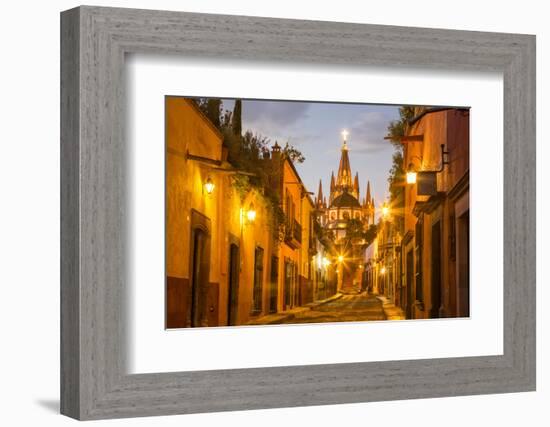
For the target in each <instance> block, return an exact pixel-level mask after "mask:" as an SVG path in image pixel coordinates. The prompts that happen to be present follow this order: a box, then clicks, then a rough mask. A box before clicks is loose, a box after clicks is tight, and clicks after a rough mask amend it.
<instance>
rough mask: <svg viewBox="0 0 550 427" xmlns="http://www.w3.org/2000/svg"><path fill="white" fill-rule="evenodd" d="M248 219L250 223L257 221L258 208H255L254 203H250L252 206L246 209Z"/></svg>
mask: <svg viewBox="0 0 550 427" xmlns="http://www.w3.org/2000/svg"><path fill="white" fill-rule="evenodd" d="M246 220H247V221H248V223H249V224H254V221H256V210H255V209H254V204H252V203H250V207H249V208H248V210H247V211H246Z"/></svg>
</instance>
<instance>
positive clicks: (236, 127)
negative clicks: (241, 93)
mask: <svg viewBox="0 0 550 427" xmlns="http://www.w3.org/2000/svg"><path fill="white" fill-rule="evenodd" d="M241 115H242V101H241V100H240V99H237V100H236V101H235V107H234V108H233V117H232V118H231V127H232V130H233V133H234V134H235V135H237V136H240V135H241V134H242V132H243V124H242V117H241Z"/></svg>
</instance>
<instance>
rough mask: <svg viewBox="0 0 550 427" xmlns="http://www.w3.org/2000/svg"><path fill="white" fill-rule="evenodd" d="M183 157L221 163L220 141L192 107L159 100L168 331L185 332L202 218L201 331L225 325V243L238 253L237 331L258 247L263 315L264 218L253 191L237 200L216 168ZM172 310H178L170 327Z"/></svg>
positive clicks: (246, 313)
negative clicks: (196, 226) (162, 104)
mask: <svg viewBox="0 0 550 427" xmlns="http://www.w3.org/2000/svg"><path fill="white" fill-rule="evenodd" d="M188 153H189V154H191V155H194V156H200V157H203V158H206V159H211V160H214V161H218V162H220V163H221V161H222V137H221V135H220V134H219V132H218V131H217V130H216V129H215V128H214V127H213V126H212V124H211V123H210V122H209V121H208V119H207V118H206V117H204V116H203V115H202V113H201V112H200V111H199V110H198V108H197V107H196V106H195V105H194V104H193V103H192V102H191V101H189V100H187V99H185V98H180V97H169V98H167V99H166V275H167V306H168V307H167V308H168V310H167V311H168V313H167V326H168V327H183V326H189V325H188V324H187V323H188V322H187V320H186V319H184V318H182V316H183V317H185V314H184V313H183V311H187V310H188V308H187V307H188V305H189V303H190V298H191V289H190V286H191V280H190V255H191V254H190V250H191V232H192V223H191V221H192V218H193V212H197V213H198V214H199V216H200V217H201V218H207V219H206V221H207V223H208V224H209V229H208V232H209V236H210V240H209V243H210V245H209V248H210V260H209V267H208V268H209V271H208V289H207V291H206V295H207V301H206V302H205V303H206V310H207V317H208V326H215V325H226V324H227V320H228V303H229V283H228V282H229V247H230V244H231V243H236V244H237V245H238V246H239V250H240V254H239V255H240V256H239V260H240V272H239V288H238V314H237V324H244V323H246V322H247V321H248V320H249V319H250V316H251V308H252V296H253V284H254V255H255V248H256V247H258V246H259V247H262V248H263V249H264V257H263V271H262V276H263V280H262V284H263V289H262V295H263V298H262V310H261V312H260V313H259V314H265V312H266V300H267V297H266V294H267V289H268V287H269V286H268V284H269V274H270V271H269V267H270V259H271V253H272V245H273V242H272V232H271V229H270V227H269V225H270V220H269V218H270V217H269V215H270V212H269V211H268V210H267V208H266V205H265V202H264V201H263V197H262V196H261V195H260V194H259V193H258V192H257V191H255V190H253V191H250V192H249V193H248V194H247V195H246V196H245V197H244V199H243V200H241V196H240V195H239V194H237V192H236V190H235V189H234V188H233V186H232V175H231V174H230V173H227V172H225V171H219V170H218V169H219V168H217V167H214V166H216V165H212V164H209V163H208V162H206V163H205V162H201V161H197V160H193V159H190V158H188V156H187V155H188ZM226 166H228V165H226ZM207 178H210V179H211V180H212V181H213V183H214V185H215V187H214V191H213V192H212V194H207V192H206V191H205V189H204V183H205V182H206V180H207ZM251 206H253V207H254V210H255V211H256V219H255V221H254V222H250V221H248V220H247V219H246V213H247V211H248V210H249V209H250V207H251ZM171 309H172V311H173V310H176V311H178V310H179V311H178V312H177V313H175V314H174V316H175V317H174V316H172V320H170V319H171V314H170V310H171ZM180 311H181V312H180ZM182 313H183V314H182ZM171 324H172V326H171ZM203 326H206V325H203Z"/></svg>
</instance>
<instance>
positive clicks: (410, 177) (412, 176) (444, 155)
mask: <svg viewBox="0 0 550 427" xmlns="http://www.w3.org/2000/svg"><path fill="white" fill-rule="evenodd" d="M440 147H441V164H440V166H439V169H437V170H422V171H417V170H416V169H415V167H414V165H413V164H412V163H409V166H408V167H407V173H406V177H407V178H406V179H407V184H416V181H417V175H420V176H423V177H427V176H433V175H434V174H436V173H439V172H442V171H443V168H444V167H445V165H448V164H449V157H448V156H449V154H450V153H449V151H446V150H445V144H441V145H440ZM415 157H417V156H415Z"/></svg>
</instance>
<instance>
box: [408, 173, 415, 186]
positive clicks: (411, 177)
mask: <svg viewBox="0 0 550 427" xmlns="http://www.w3.org/2000/svg"><path fill="white" fill-rule="evenodd" d="M407 184H416V172H415V171H409V172H407Z"/></svg>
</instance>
